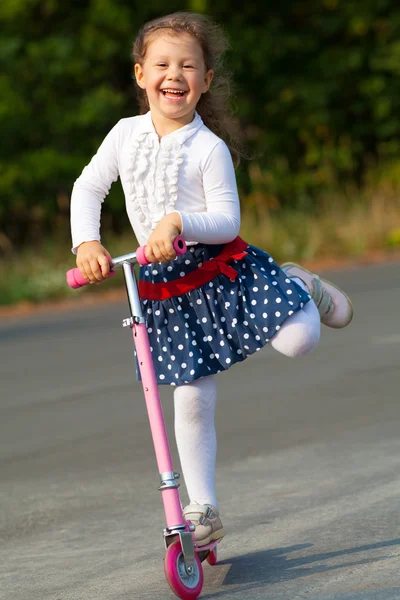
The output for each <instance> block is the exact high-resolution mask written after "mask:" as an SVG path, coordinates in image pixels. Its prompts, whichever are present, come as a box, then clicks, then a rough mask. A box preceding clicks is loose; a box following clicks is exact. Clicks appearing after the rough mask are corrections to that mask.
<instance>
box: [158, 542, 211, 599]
mask: <svg viewBox="0 0 400 600" xmlns="http://www.w3.org/2000/svg"><path fill="white" fill-rule="evenodd" d="M164 571H165V577H166V578H167V581H168V584H169V586H170V588H171V589H172V591H173V592H174V593H175V594H176V595H177V596H178V598H182V600H195V598H198V596H199V595H200V593H201V590H202V588H203V568H202V566H201V562H200V560H199V558H198V556H197V554H196V553H195V555H194V565H193V573H190V574H189V573H187V572H186V569H185V563H184V560H183V552H182V548H181V543H180V542H179V541H178V540H177V541H176V542H173V543H172V544H171V545H170V546H168V549H167V552H166V553H165V557H164Z"/></svg>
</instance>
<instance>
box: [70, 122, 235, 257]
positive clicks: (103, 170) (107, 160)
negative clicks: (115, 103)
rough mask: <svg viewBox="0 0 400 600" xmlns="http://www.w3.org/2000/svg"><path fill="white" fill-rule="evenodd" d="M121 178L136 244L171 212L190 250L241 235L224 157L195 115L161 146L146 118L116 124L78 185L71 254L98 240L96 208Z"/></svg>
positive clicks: (224, 150) (73, 206)
mask: <svg viewBox="0 0 400 600" xmlns="http://www.w3.org/2000/svg"><path fill="white" fill-rule="evenodd" d="M118 177H120V179H121V183H122V187H123V190H124V194H125V200H126V210H127V214H128V217H129V220H130V222H131V225H132V228H133V230H134V232H135V235H136V238H137V240H138V242H139V243H140V244H141V245H142V244H145V243H146V241H147V239H148V238H149V236H150V234H151V233H152V231H154V229H155V228H156V227H157V225H158V223H159V222H160V221H161V219H162V218H163V217H164V216H165V215H167V214H169V213H171V212H174V211H176V212H178V213H179V214H180V216H181V220H182V225H183V230H182V234H183V236H184V238H185V239H186V241H187V242H189V243H197V242H202V243H210V244H213V243H214V244H218V243H224V242H228V241H230V240H232V239H233V238H234V237H236V235H237V233H238V231H239V225H240V208H239V198H238V193H237V186H236V179H235V173H234V168H233V164H232V159H231V156H230V153H229V150H228V148H227V146H226V144H225V143H224V142H223V141H222V140H221V139H220V138H218V137H217V136H216V135H215V134H214V133H212V132H211V131H210V130H209V129H208V128H207V127H206V126H205V125H204V123H203V121H202V119H201V117H200V116H199V115H198V114H197V113H195V116H194V119H193V121H192V122H191V123H189V124H188V125H185V126H184V127H181V128H180V129H177V130H176V131H174V132H172V133H170V134H168V135H166V136H164V137H162V138H161V139H159V136H158V134H157V132H156V130H155V128H154V125H153V122H152V119H151V113H150V112H148V113H147V114H146V115H141V116H137V117H131V118H128V119H121V121H119V122H118V123H117V125H116V126H115V127H114V128H113V129H112V130H111V131H110V133H109V134H108V135H107V137H106V138H105V139H104V141H103V143H102V144H101V146H100V147H99V149H98V151H97V153H96V155H95V156H94V157H93V158H92V160H91V161H90V163H89V164H88V165H87V166H86V167H85V168H84V170H83V172H82V174H81V176H80V177H79V178H78V179H77V180H76V182H75V185H74V189H73V192H72V198H71V229H72V239H73V246H74V248H73V250H74V251H76V249H77V247H78V246H79V245H80V244H81V243H82V242H84V241H90V240H100V213H101V204H102V202H103V201H104V199H105V197H106V196H107V194H108V192H109V190H110V187H111V184H112V183H113V182H114V181H116V180H117V179H118Z"/></svg>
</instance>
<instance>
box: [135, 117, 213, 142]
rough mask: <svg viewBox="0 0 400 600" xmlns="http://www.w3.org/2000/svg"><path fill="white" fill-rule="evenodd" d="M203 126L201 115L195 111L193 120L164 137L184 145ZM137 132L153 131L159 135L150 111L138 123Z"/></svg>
mask: <svg viewBox="0 0 400 600" xmlns="http://www.w3.org/2000/svg"><path fill="white" fill-rule="evenodd" d="M202 126H203V119H202V118H201V117H200V115H199V114H198V113H197V112H195V113H194V118H193V121H191V122H190V123H188V124H187V125H184V126H183V127H180V128H179V129H176V131H173V132H172V133H169V134H168V135H165V136H163V138H162V139H163V140H165V141H167V140H171V141H174V142H178V144H180V145H182V144H184V143H185V142H186V141H187V140H188V139H189V138H190V137H192V135H194V134H195V133H196V132H197V131H198V130H199V129H200V127H202ZM135 133H137V134H138V135H140V134H142V133H153V134H154V135H156V136H157V137H158V134H157V132H156V130H155V128H154V125H153V121H152V119H151V112H150V111H149V112H147V113H146V114H145V115H143V116H142V119H141V122H140V124H139V125H138V127H136V131H135Z"/></svg>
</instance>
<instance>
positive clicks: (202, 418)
mask: <svg viewBox="0 0 400 600" xmlns="http://www.w3.org/2000/svg"><path fill="white" fill-rule="evenodd" d="M319 336H320V317H319V313H318V309H317V307H316V305H315V303H314V302H313V301H312V300H311V301H310V302H308V303H307V304H306V305H305V307H304V309H303V310H300V311H298V312H297V313H296V314H294V315H293V316H292V317H291V318H290V319H288V320H287V321H285V323H284V324H283V325H282V327H281V329H280V330H279V331H278V333H276V335H275V336H274V337H273V338H272V339H271V341H270V345H271V346H272V347H273V348H274V349H275V350H277V351H278V352H280V353H282V354H284V355H285V356H289V357H295V356H301V355H303V354H307V353H308V352H310V351H311V350H313V349H314V348H315V346H316V345H317V344H318V341H319ZM216 399H217V394H216V384H215V377H214V376H213V375H211V376H210V377H202V378H201V379H197V380H196V381H194V382H192V383H189V384H186V385H181V386H178V387H176V388H175V390H174V407H175V436H176V443H177V447H178V452H179V458H180V461H181V467H182V472H183V476H184V479H185V484H186V489H187V492H188V494H189V499H190V502H191V503H196V502H197V503H198V504H212V505H213V506H215V507H216V508H217V507H218V503H217V499H216V496H215V461H216V454H217V439H216V434H215V425H214V412H215V405H216Z"/></svg>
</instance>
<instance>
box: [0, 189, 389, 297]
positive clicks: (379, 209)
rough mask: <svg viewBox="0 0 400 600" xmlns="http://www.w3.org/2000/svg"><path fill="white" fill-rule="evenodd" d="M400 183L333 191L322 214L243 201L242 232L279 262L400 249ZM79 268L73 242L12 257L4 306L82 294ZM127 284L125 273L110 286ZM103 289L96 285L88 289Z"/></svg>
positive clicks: (3, 281)
mask: <svg viewBox="0 0 400 600" xmlns="http://www.w3.org/2000/svg"><path fill="white" fill-rule="evenodd" d="M399 191H400V185H395V184H393V183H390V184H389V183H388V182H387V181H386V182H385V183H382V182H378V183H375V184H371V185H369V186H368V187H366V188H365V190H364V191H363V192H362V193H360V192H354V193H351V194H349V193H348V194H347V195H346V196H344V195H340V196H339V195H336V196H335V195H333V196H332V197H329V198H324V200H323V202H321V203H320V206H319V209H318V214H314V215H310V214H308V213H304V212H300V211H297V212H296V211H287V210H284V209H281V208H279V207H277V208H276V207H275V208H274V209H267V208H265V205H264V204H263V202H258V204H256V206H254V203H253V204H252V208H251V210H250V209H247V210H246V200H245V201H242V207H243V210H242V228H241V236H242V237H243V238H244V239H246V240H247V241H248V242H250V243H252V244H254V245H257V246H260V247H262V248H263V249H265V250H266V251H267V252H269V253H270V254H271V255H272V256H273V257H274V258H275V259H276V260H277V261H278V262H283V261H285V260H295V261H296V262H301V261H312V260H323V259H330V258H335V259H337V258H339V259H340V258H360V257H363V256H365V255H366V254H368V253H371V252H376V251H385V250H386V251H389V250H390V249H396V248H397V249H400V194H399ZM104 244H105V246H106V247H107V248H108V249H109V251H110V252H111V254H113V255H114V256H116V255H119V254H124V253H126V252H130V251H132V250H134V249H135V247H136V241H135V238H134V236H133V235H132V233H126V234H125V235H123V236H118V237H116V236H108V237H107V238H105V241H104ZM73 266H74V257H73V255H72V254H71V252H70V247H69V244H68V243H67V242H66V241H64V242H63V243H56V242H55V241H51V240H48V241H46V243H45V244H42V246H41V248H40V249H38V250H36V251H35V252H34V251H33V250H29V251H28V250H25V251H23V252H21V253H19V254H13V255H9V256H6V257H5V259H3V260H2V262H1V263H0V306H7V305H13V304H17V303H19V302H31V303H40V302H43V301H47V300H56V299H61V298H78V294H79V292H78V293H77V292H76V291H71V290H70V289H69V288H68V286H67V285H66V283H65V272H66V271H67V269H70V268H71V267H73ZM121 285H122V277H119V276H117V277H115V278H112V279H110V280H109V281H108V282H107V286H105V287H104V289H110V288H111V287H113V288H115V287H116V286H121ZM93 291H95V292H96V293H98V287H97V286H90V288H89V289H88V290H85V292H84V293H85V294H86V293H93Z"/></svg>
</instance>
